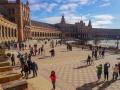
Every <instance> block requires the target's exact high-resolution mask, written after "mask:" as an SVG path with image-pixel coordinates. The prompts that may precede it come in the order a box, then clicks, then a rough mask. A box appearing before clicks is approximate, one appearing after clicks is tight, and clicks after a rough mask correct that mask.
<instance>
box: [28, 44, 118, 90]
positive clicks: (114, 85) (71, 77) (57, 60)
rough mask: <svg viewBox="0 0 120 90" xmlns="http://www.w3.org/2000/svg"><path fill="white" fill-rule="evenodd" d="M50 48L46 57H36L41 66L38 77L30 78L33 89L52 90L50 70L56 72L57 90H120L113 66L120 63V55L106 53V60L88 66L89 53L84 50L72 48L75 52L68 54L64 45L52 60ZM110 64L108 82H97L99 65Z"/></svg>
mask: <svg viewBox="0 0 120 90" xmlns="http://www.w3.org/2000/svg"><path fill="white" fill-rule="evenodd" d="M49 50H50V49H49V48H46V54H45V57H42V56H36V57H33V60H35V61H36V62H37V64H38V66H39V75H38V77H36V78H31V79H29V80H28V83H29V84H30V85H31V86H32V87H33V88H34V90H51V88H52V86H51V83H50V79H49V75H50V72H51V70H55V71H56V75H57V89H56V90H120V84H119V83H120V81H119V80H117V81H111V79H112V67H113V66H114V64H115V63H118V62H119V55H114V54H108V53H107V54H106V57H105V58H104V59H99V60H96V61H94V64H93V65H91V66H87V65H86V63H85V60H86V57H87V56H88V54H91V52H90V51H87V50H85V51H82V50H81V49H79V48H73V51H69V52H67V51H66V47H65V46H58V47H56V48H55V51H56V56H55V57H54V58H51V57H50V54H49V53H47V52H49ZM105 62H110V63H111V67H110V78H109V81H107V82H103V80H104V79H103V76H102V79H101V81H100V82H98V83H96V81H97V78H96V66H97V65H99V64H104V63H105Z"/></svg>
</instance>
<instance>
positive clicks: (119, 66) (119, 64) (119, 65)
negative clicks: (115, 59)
mask: <svg viewBox="0 0 120 90" xmlns="http://www.w3.org/2000/svg"><path fill="white" fill-rule="evenodd" d="M118 68H119V77H120V62H119V63H118Z"/></svg>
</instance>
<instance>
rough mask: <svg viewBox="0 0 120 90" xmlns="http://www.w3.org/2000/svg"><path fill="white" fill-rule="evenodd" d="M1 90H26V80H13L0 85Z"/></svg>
mask: <svg viewBox="0 0 120 90" xmlns="http://www.w3.org/2000/svg"><path fill="white" fill-rule="evenodd" d="M2 87H3V90H25V89H26V88H28V85H27V81H26V80H15V81H11V82H8V83H5V84H2Z"/></svg>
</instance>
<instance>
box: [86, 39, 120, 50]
mask: <svg viewBox="0 0 120 90" xmlns="http://www.w3.org/2000/svg"><path fill="white" fill-rule="evenodd" d="M118 42H119V45H118V47H119V49H120V41H118ZM88 44H92V45H95V44H94V41H89V42H88ZM97 45H98V46H103V47H117V40H100V41H99V42H98V44H97Z"/></svg>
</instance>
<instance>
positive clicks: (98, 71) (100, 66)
mask: <svg viewBox="0 0 120 90" xmlns="http://www.w3.org/2000/svg"><path fill="white" fill-rule="evenodd" d="M96 68H97V78H98V81H99V80H100V79H101V74H102V64H100V65H98V66H97V67H96Z"/></svg>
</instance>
